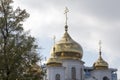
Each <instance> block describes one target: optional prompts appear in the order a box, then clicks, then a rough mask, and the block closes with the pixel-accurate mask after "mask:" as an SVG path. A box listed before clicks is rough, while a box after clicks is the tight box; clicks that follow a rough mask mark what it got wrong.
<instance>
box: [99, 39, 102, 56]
mask: <svg viewBox="0 0 120 80" xmlns="http://www.w3.org/2000/svg"><path fill="white" fill-rule="evenodd" d="M101 44H102V42H101V40H100V41H99V54H100V56H101Z"/></svg>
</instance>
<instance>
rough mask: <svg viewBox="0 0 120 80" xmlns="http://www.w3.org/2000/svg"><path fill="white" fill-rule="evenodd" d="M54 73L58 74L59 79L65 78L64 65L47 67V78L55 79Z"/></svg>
mask: <svg viewBox="0 0 120 80" xmlns="http://www.w3.org/2000/svg"><path fill="white" fill-rule="evenodd" d="M56 74H60V79H61V80H65V68H64V67H47V80H55V76H56Z"/></svg>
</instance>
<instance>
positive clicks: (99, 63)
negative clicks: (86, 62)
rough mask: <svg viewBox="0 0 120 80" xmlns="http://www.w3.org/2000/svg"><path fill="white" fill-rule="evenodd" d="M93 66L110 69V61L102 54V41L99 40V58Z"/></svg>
mask: <svg viewBox="0 0 120 80" xmlns="http://www.w3.org/2000/svg"><path fill="white" fill-rule="evenodd" d="M93 66H94V68H95V69H108V63H107V62H106V61H104V60H103V59H102V56H101V41H100V42H99V58H98V60H97V61H96V62H95V63H94V65H93Z"/></svg>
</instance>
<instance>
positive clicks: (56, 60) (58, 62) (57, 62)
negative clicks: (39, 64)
mask: <svg viewBox="0 0 120 80" xmlns="http://www.w3.org/2000/svg"><path fill="white" fill-rule="evenodd" d="M46 64H47V65H48V66H61V65H62V62H61V60H60V59H59V58H49V59H48V61H47V63H46Z"/></svg>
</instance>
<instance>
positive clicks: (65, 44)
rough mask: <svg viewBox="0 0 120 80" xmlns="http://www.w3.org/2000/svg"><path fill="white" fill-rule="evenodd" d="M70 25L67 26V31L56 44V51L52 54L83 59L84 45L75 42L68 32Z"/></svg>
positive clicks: (64, 57) (63, 57)
mask: <svg viewBox="0 0 120 80" xmlns="http://www.w3.org/2000/svg"><path fill="white" fill-rule="evenodd" d="M67 31H68V26H67V25H66V26H65V33H64V35H63V37H62V38H61V40H60V41H58V42H57V43H56V44H55V45H54V48H55V52H53V50H52V52H51V55H55V56H57V57H59V58H61V59H81V58H82V56H83V49H82V47H81V46H80V45H79V44H78V43H77V42H75V41H74V40H73V39H72V38H71V37H70V35H69V34H68V32H67Z"/></svg>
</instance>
